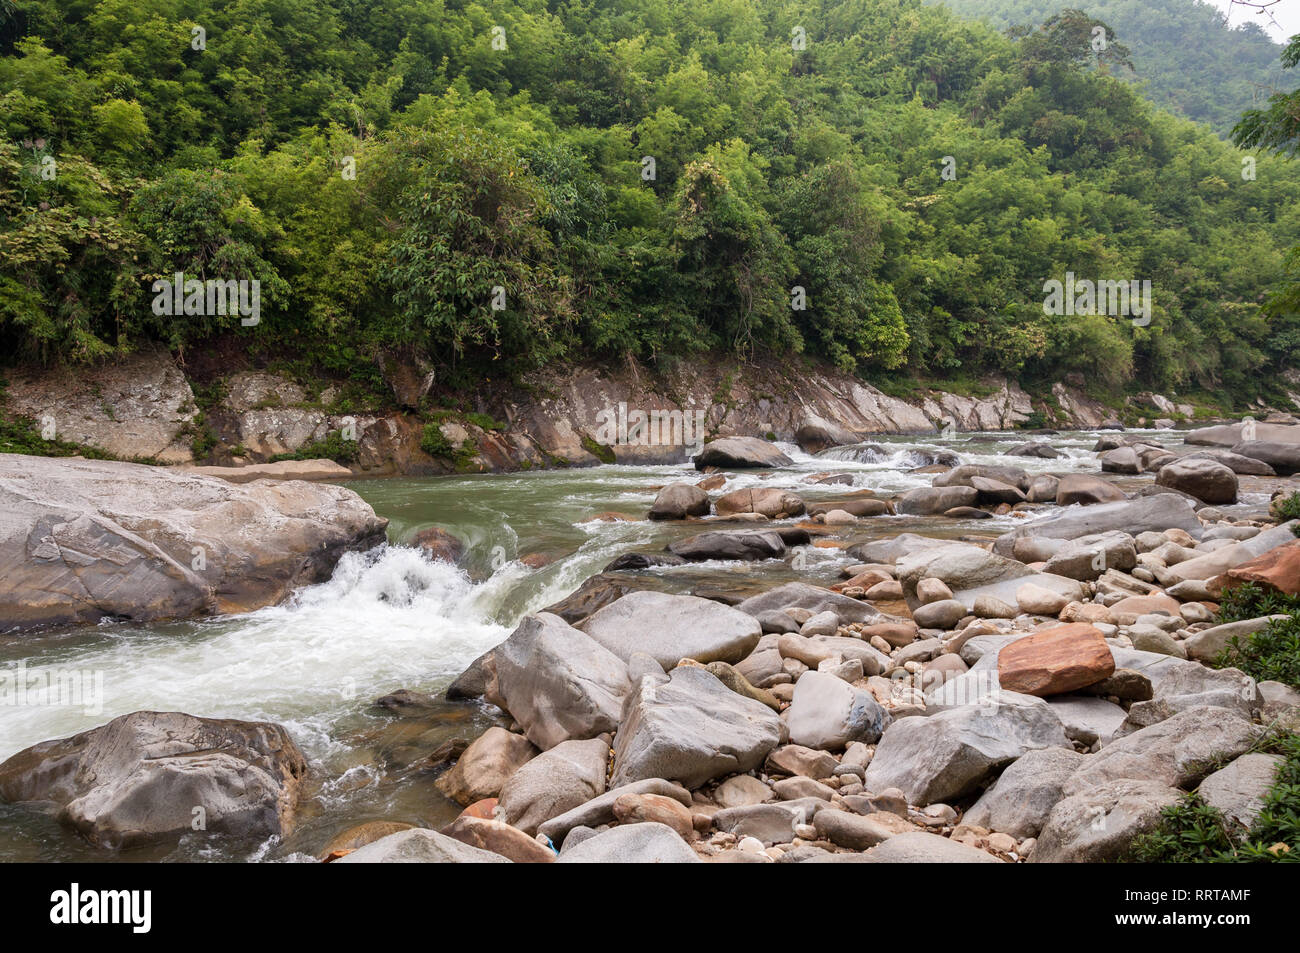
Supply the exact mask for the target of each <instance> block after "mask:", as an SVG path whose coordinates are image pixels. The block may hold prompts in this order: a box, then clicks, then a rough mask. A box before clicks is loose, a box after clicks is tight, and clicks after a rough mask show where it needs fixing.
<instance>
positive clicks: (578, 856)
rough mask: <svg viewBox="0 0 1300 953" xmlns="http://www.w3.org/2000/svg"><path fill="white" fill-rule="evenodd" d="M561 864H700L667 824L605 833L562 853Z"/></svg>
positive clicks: (652, 823)
mask: <svg viewBox="0 0 1300 953" xmlns="http://www.w3.org/2000/svg"><path fill="white" fill-rule="evenodd" d="M556 863H559V864H699V863H703V861H701V860H700V858H699V857H697V856H696V855H695V851H693V850H691V848H690V845H689V844H687V843H686V841H684V840H682V839H681V838H680V837H678V836H677V832H676V831H674V830H673V829H672V828H671V827H669V826H668V825H667V824H660V823H658V822H656V821H646V822H644V823H641V824H624V825H621V826H619V827H612V828H610V829H609V830H607V831H601V832H600V833H599V834H596V835H595V836H594V837H588V838H587V839H586V840H584V841H582V842H581V843H579V844H575V845H574V846H573V847H570V848H568V849H567V850H562V851H560V859H559V860H557V861H556Z"/></svg>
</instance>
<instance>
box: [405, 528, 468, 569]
mask: <svg viewBox="0 0 1300 953" xmlns="http://www.w3.org/2000/svg"><path fill="white" fill-rule="evenodd" d="M411 542H412V543H413V544H414V545H416V546H418V547H419V548H420V549H423V550H424V551H425V553H426V554H427V555H428V556H429V558H430V559H435V560H439V559H440V560H442V561H443V562H449V563H455V562H459V561H460V557H461V556H463V555H464V553H465V543H464V541H463V540H461V539H460V537H458V536H453V535H452V534H451V533H449V532H447V531H446V530H445V529H442V528H441V527H438V526H430V527H429V528H428V529H422V530H420V531H419V532H418V533H416V534H415V536H414V537H413V538H412V539H411Z"/></svg>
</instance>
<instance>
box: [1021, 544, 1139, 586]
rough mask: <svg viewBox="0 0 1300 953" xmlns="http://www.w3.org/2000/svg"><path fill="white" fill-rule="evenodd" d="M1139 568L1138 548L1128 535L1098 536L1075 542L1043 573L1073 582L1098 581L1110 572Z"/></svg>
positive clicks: (1066, 546)
mask: <svg viewBox="0 0 1300 953" xmlns="http://www.w3.org/2000/svg"><path fill="white" fill-rule="evenodd" d="M1136 565H1137V547H1136V545H1135V544H1134V541H1133V537H1132V536H1130V535H1129V534H1128V533H1121V532H1110V533H1098V534H1097V535H1095V536H1081V537H1080V538H1078V539H1075V540H1071V541H1070V542H1068V543H1067V544H1066V545H1065V546H1063V547H1062V548H1061V549H1059V550H1057V552H1056V553H1055V554H1054V555H1053V556H1051V557H1050V558H1049V559H1048V560H1047V562H1046V564H1044V566H1043V571H1044V572H1048V573H1053V574H1055V575H1058V576H1067V577H1068V578H1070V579H1078V580H1081V581H1082V580H1088V581H1091V580H1093V579H1096V578H1097V577H1098V576H1100V575H1101V574H1102V573H1104V572H1105V571H1106V570H1108V569H1119V570H1122V571H1124V572H1127V571H1128V570H1130V569H1132V568H1133V567H1134V566H1136Z"/></svg>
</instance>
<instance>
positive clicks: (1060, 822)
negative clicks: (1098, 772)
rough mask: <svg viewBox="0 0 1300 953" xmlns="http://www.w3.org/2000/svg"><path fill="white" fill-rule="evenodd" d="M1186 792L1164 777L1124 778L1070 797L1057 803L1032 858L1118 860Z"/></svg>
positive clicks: (1055, 861)
mask: <svg viewBox="0 0 1300 953" xmlns="http://www.w3.org/2000/svg"><path fill="white" fill-rule="evenodd" d="M1181 796H1182V792H1180V791H1178V790H1177V789H1176V788H1171V787H1169V786H1167V785H1165V784H1162V783H1160V782H1159V781H1149V780H1134V779H1128V778H1124V779H1119V780H1113V781H1107V782H1105V783H1103V784H1100V785H1098V786H1097V787H1095V788H1092V789H1090V790H1087V791H1084V792H1082V793H1079V794H1075V795H1072V796H1071V797H1067V798H1065V799H1064V800H1062V801H1060V802H1059V803H1057V805H1056V806H1055V807H1054V808H1052V813H1051V815H1050V816H1049V817H1048V819H1047V823H1046V824H1045V825H1044V826H1043V830H1042V833H1041V834H1039V836H1038V844H1037V846H1036V847H1035V848H1034V852H1033V854H1031V855H1030V857H1029V862H1030V863H1033V864H1059V863H1100V862H1102V861H1108V860H1115V859H1116V858H1117V857H1119V856H1120V855H1121V854H1123V853H1124V851H1125V850H1127V848H1128V846H1129V845H1130V844H1131V843H1132V842H1133V839H1134V838H1135V837H1137V836H1138V835H1139V834H1144V833H1146V832H1147V831H1149V830H1151V829H1152V828H1154V827H1155V826H1156V825H1157V824H1159V823H1160V812H1161V811H1163V810H1164V809H1165V808H1166V807H1169V806H1171V805H1173V804H1177V803H1178V801H1179V799H1180V798H1181Z"/></svg>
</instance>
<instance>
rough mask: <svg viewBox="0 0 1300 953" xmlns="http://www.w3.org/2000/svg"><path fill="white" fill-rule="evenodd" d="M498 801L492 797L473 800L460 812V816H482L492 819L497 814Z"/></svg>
mask: <svg viewBox="0 0 1300 953" xmlns="http://www.w3.org/2000/svg"><path fill="white" fill-rule="evenodd" d="M498 803H499V802H498V801H497V799H496V798H494V797H485V798H483V800H481V801H475V802H474V803H473V804H471V805H470V806H469V807H467V808H465V810H463V811H461V812H460V815H459V816H460V817H482V818H486V819H487V820H489V821H490V820H492V819H493V818H495V817H496V816H497V804H498Z"/></svg>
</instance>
